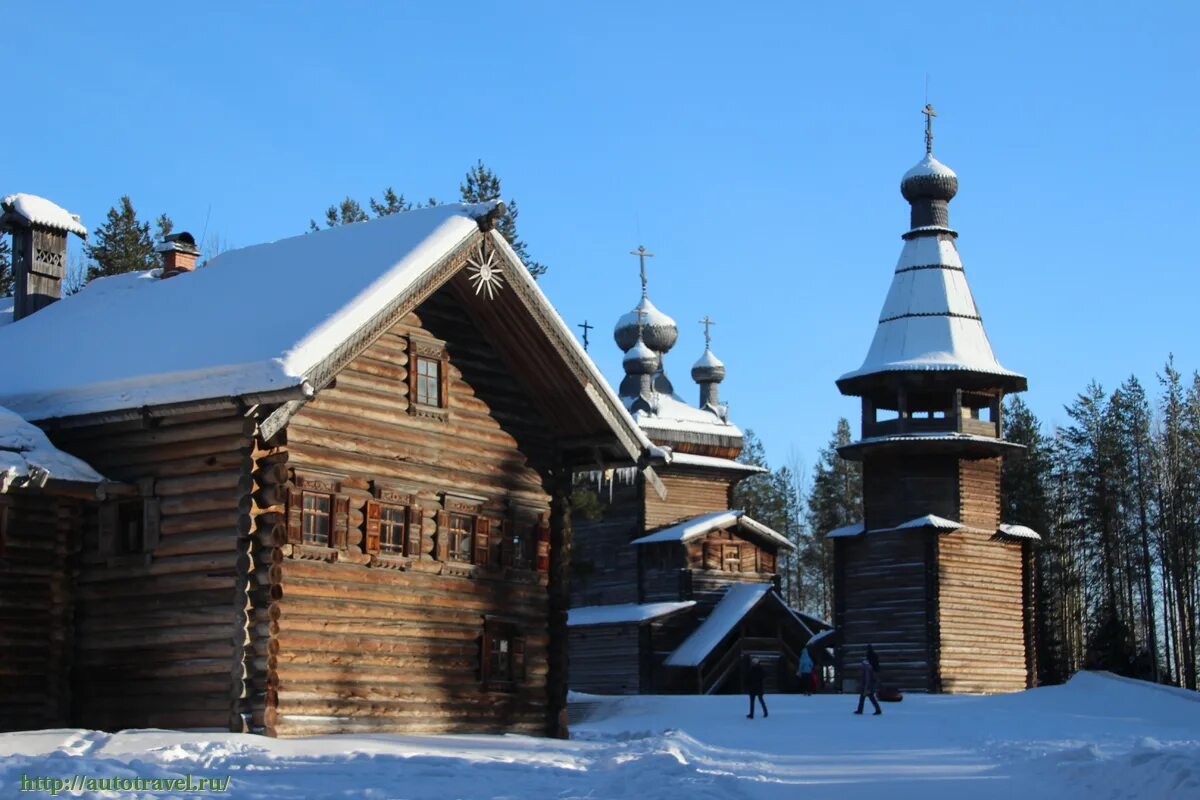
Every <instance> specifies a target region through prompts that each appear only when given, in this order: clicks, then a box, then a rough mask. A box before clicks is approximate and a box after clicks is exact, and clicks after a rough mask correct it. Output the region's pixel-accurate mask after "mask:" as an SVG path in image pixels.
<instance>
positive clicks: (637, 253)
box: [629, 244, 654, 297]
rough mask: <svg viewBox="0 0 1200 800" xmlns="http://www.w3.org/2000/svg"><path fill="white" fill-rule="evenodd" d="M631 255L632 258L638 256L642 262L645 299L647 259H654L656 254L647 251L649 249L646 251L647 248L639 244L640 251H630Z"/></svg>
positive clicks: (644, 294)
mask: <svg viewBox="0 0 1200 800" xmlns="http://www.w3.org/2000/svg"><path fill="white" fill-rule="evenodd" d="M629 255H631V256H637V257H638V260H639V261H640V262H641V270H642V297H645V296H646V259H647V258H654V253H651V252H650V251H649V250H647V249H646V248H645V247H644V246H643V245H640V244H639V245H638V249H637V250H630V251H629Z"/></svg>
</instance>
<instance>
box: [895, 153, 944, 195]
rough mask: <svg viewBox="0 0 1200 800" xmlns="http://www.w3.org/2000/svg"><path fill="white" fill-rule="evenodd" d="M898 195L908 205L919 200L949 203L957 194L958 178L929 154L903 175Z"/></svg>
mask: <svg viewBox="0 0 1200 800" xmlns="http://www.w3.org/2000/svg"><path fill="white" fill-rule="evenodd" d="M900 194H902V195H904V199H905V200H907V201H908V202H910V203H913V202H917V201H920V200H944V201H946V202H949V201H950V200H951V199H953V198H954V195H956V194H958V176H957V175H955V174H954V170H952V169H950V168H949V167H947V166H946V165H945V164H943V163H942V162H940V161H938V160H937V159H936V158H934V157H933V155H932V154H929V155H926V156H925V158H923V159H921V161H920V162H919V163H918V164H917V165H916V166H915V167H913V168H912V169H910V170H909V171H908V172H906V173H904V177H903V178H902V179H901V180H900Z"/></svg>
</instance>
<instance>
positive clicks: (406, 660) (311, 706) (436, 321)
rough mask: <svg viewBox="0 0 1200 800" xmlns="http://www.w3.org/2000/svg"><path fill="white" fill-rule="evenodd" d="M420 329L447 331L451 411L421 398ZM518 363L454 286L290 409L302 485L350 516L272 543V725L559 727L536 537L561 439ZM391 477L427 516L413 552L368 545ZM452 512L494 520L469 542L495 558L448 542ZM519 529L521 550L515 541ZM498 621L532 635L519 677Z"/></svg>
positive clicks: (261, 633)
mask: <svg viewBox="0 0 1200 800" xmlns="http://www.w3.org/2000/svg"><path fill="white" fill-rule="evenodd" d="M414 341H417V342H420V343H422V346H428V347H431V348H432V349H431V350H429V351H428V352H435V351H436V350H437V348H438V347H441V343H444V353H445V361H444V362H443V369H444V373H443V374H444V375H445V380H444V383H443V388H444V396H445V397H446V404H445V408H444V413H442V412H438V411H437V410H436V409H430V408H415V409H414V408H413V404H411V403H410V402H409V399H410V396H411V392H412V387H413V385H414V383H413V381H412V379H411V378H410V375H409V369H410V368H411V367H412V366H413V364H412V363H411V362H410V352H411V350H410V348H411V347H412V346H413V342H414ZM502 363H503V362H502V361H501V359H500V358H499V357H498V356H497V354H496V352H495V350H494V349H493V347H492V345H491V344H490V343H489V342H488V340H487V339H486V337H484V336H483V335H482V334H481V333H480V331H479V330H478V329H477V328H476V327H475V326H474V325H473V324H472V322H471V321H470V319H469V317H468V316H467V315H466V314H465V312H463V311H462V310H461V306H459V305H456V304H455V303H454V302H453V300H452V299H451V298H450V297H449V296H448V295H447V290H446V289H442V290H439V292H438V293H436V294H435V295H434V296H433V297H431V298H430V299H429V300H427V301H426V302H425V303H424V304H422V306H421V307H420V308H419V309H418V312H417V313H416V314H410V315H409V316H408V317H406V318H405V319H404V320H403V321H402V322H401V323H399V324H397V325H396V326H394V327H393V329H392V330H390V331H389V332H387V333H385V334H384V335H383V336H381V337H380V338H379V339H378V340H377V341H376V342H375V343H374V344H372V345H371V346H370V347H369V348H368V349H367V350H366V351H365V352H363V353H362V354H361V355H360V356H358V357H357V358H356V359H354V360H353V361H352V362H351V363H350V364H349V365H348V366H347V367H345V368H344V369H343V370H342V371H341V372H339V374H338V375H337V378H336V385H334V386H331V387H328V388H326V389H324V390H323V391H321V392H320V393H319V394H318V396H317V397H316V398H315V399H314V400H313V401H311V402H309V403H308V404H307V405H306V406H304V407H303V408H302V409H301V410H300V411H299V412H298V413H297V414H296V415H295V416H294V417H293V418H292V420H291V421H290V423H289V425H288V427H287V431H286V437H287V444H286V454H287V468H288V470H289V473H288V474H289V476H290V478H291V482H290V483H289V484H288V487H287V488H288V490H289V493H290V494H291V497H292V499H293V501H294V500H295V498H296V497H297V493H298V492H299V493H301V494H302V493H303V492H305V491H307V490H306V488H305V487H306V486H309V487H313V486H316V487H317V489H318V491H319V492H327V493H328V495H330V496H332V498H333V507H332V514H333V515H334V518H333V519H332V531H331V534H332V535H333V536H335V537H336V536H338V535H339V523H338V521H337V519H336V517H337V515H339V514H341V515H344V522H342V523H341V525H342V526H343V530H344V533H343V534H342V536H343V539H342V540H341V541H336V540H335V541H334V542H333V543H332V544H333V546H332V547H322V546H317V545H312V544H303V543H293V542H289V543H287V544H283V545H280V546H277V547H274V548H273V550H274V552H273V553H272V555H271V557H270V559H269V560H270V561H271V564H272V565H271V567H270V581H269V591H268V596H269V597H270V602H269V608H268V610H267V612H266V618H267V622H266V624H265V625H261V624H259V625H256V626H255V630H254V632H253V633H254V641H253V642H252V650H253V652H254V653H255V654H256V656H257V654H258V653H260V652H265V653H266V656H265V671H266V686H267V687H268V688H267V692H266V697H265V708H264V710H263V719H264V723H265V728H266V731H267V732H268V733H270V734H273V735H285V736H291V735H304V734H313V733H340V732H355V731H399V732H449V731H467V730H470V731H516V732H525V733H544V732H546V731H547V730H548V729H549V728H551V727H552V726H553V724H555V721H553V720H548V715H549V714H552V713H553V712H551V711H549V709H548V705H547V655H548V645H549V636H548V632H547V625H548V613H549V611H548V595H547V575H546V569H547V566H546V561H545V560H544V559H548V553H543V552H541V551H540V550H537V548H538V547H543V549H544V546H545V545H548V542H545V541H537V537H538V536H539V535H540V530H544V524H540V523H539V519H542V520H544V519H545V516H546V514H547V512H548V511H549V508H550V495H549V493H548V491H547V489H546V488H545V484H544V481H543V475H542V473H541V472H540V471H539V469H537V468H535V466H534V465H535V464H538V465H546V464H549V463H551V459H552V458H553V441H552V440H551V439H550V438H549V434H548V433H547V432H546V426H545V423H544V421H543V420H542V419H541V418H540V417H539V416H538V415H537V412H536V410H535V409H536V406H535V404H534V403H533V399H532V398H530V397H529V396H527V394H526V393H525V392H524V391H523V390H521V389H520V387H519V386H518V385H517V384H516V382H515V381H514V379H513V378H512V377H511V376H510V375H508V374H507V373H506V372H505V371H504V369H503V367H502V366H501V364H502ZM413 410H415V411H416V412H417V413H412V411H413ZM381 487H382V488H381ZM381 490H382V491H385V492H391V493H392V494H391V495H385V499H386V497H388V496H390V497H392V498H393V499H392V501H391V502H394V503H396V504H398V505H402V506H404V507H406V508H408V509H409V513H410V514H411V516H409V517H408V519H409V526H408V531H409V535H410V538H409V543H408V544H407V546H406V548H405V551H404V552H403V553H392V554H388V553H386V552H382V553H378V554H370V553H368V552H364V549H365V550H370V549H373V546H368V547H366V548H364V540H366V539H369V538H370V536H371V535H373V534H372V528H371V525H370V524H368V522H367V519H368V516H369V515H370V513H371V512H370V510H369V508H368V504H369V503H372V502H379V501H380V500H381V497H380V491H381ZM414 509H415V511H414ZM279 510H280V509H278V508H276V509H274V511H269V512H267V513H278V512H279ZM450 512H454V513H463V514H466V515H468V516H470V517H473V518H475V519H477V520H487V521H488V525H487V527H486V528H482V529H481V528H480V527H476V528H475V534H476V535H475V536H474V537H473V538H472V539H471V541H472V542H473V545H472V546H473V547H474V548H475V552H476V553H481V552H483V548H482V546H483V545H487V547H488V548H490V552H491V555H489V556H487V559H486V563H481V564H472V563H460V562H456V561H454V560H453V559H452V558H451V557H450V556H451V550H450V545H449V544H448V541H450V538H451V537H450V533H451V531H450V530H449V521H450V518H449V514H450ZM269 522H271V523H273V522H274V520H273V518H272V519H271V520H269ZM476 525H478V523H476ZM289 526H290V523H289ZM285 527H288V526H285ZM514 534H516V535H519V536H520V537H521V542H522V545H521V547H522V548H523V552H515V551H516V548H515V547H514V548H513V549H512V550H510V549H509V548H510V546H511V542H512V538H513V535H514ZM485 618H491V620H492V622H493V623H495V624H499V625H503V626H506V627H509V626H510V627H511V629H512V630H514V631H517V632H519V633H518V634H517V635H516V637H515V639H514V641H513V643H512V645H513V646H516V645H517V642H516V639H519V644H520V646H521V647H522V655H523V664H521V669H520V674H516V675H515V676H514V678H513V680H512V681H511V683H510V684H509V685H506V686H503V687H500V686H496V685H491V684H489V685H485V684H484V682H483V678H484V677H485V676H484V675H483V670H484V668H485V665H486V664H487V663H488V659H487V657H486V654H485V652H484V643H483V638H484V629H485ZM488 624H492V623H488ZM514 664H515V661H514ZM514 671H516V667H515V666H514Z"/></svg>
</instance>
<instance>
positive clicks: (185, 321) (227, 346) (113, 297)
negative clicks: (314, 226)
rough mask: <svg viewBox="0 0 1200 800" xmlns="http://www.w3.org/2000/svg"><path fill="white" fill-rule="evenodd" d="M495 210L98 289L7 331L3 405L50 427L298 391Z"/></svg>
mask: <svg viewBox="0 0 1200 800" xmlns="http://www.w3.org/2000/svg"><path fill="white" fill-rule="evenodd" d="M493 205H494V203H481V204H475V205H463V204H451V205H444V206H434V207H432V208H425V209H420V210H416V211H410V212H408V213H404V214H394V215H391V216H387V217H382V218H380V219H376V220H372V221H370V222H360V223H355V224H352V225H342V226H338V227H336V228H330V229H327V230H323V231H319V232H317V233H309V234H304V235H301V236H296V237H292V238H290V239H282V240H280V241H277V242H273V243H270V244H260V245H255V246H252V247H246V248H242V249H240V250H231V251H228V252H226V253H222V254H221V255H220V256H218V257H217V258H215V259H213V260H212V261H211V262H209V263H208V265H207V266H206V267H204V268H202V269H198V270H196V271H195V272H191V273H185V274H182V275H177V276H175V277H173V278H171V279H169V280H158V279H157V278H156V271H150V272H138V273H129V274H125V275H118V276H115V277H111V278H101V279H98V280H95V281H92V282H91V283H89V284H88V285H87V287H85V288H84V289H83V291H81V292H79V293H78V294H75V295H72V296H70V297H66V298H63V299H62V300H60V301H58V302H56V303H53V304H51V305H50V306H48V307H46V308H44V309H42V310H40V311H38V312H37V313H36V314H33V315H31V316H29V317H26V318H25V319H22V320H21V321H19V322H17V323H14V324H11V325H7V326H4V327H3V328H0V350H3V352H4V354H5V382H4V385H3V387H0V403H3V404H4V405H7V406H8V407H10V408H12V409H13V410H14V411H15V412H17V413H19V414H22V415H23V416H25V417H26V418H29V419H46V418H49V417H59V416H70V415H75V414H87V413H95V412H102V411H113V410H120V409H129V408H139V407H141V406H146V405H157V404H163V403H172V402H185V401H189V400H200V399H209V398H218V397H229V396H236V395H244V394H253V393H258V392H268V391H273V390H279V389H287V388H296V387H301V386H302V385H303V382H304V378H305V373H306V372H307V371H308V370H310V369H312V368H313V367H315V366H316V365H317V364H319V363H320V362H321V361H322V360H323V359H325V358H326V357H327V356H329V355H330V354H331V353H332V352H333V351H334V350H335V349H336V348H337V346H338V345H340V344H341V343H342V342H344V341H345V340H346V339H347V338H349V337H350V336H351V335H352V334H354V333H355V332H356V331H357V330H358V328H359V327H360V326H361V325H363V324H364V323H365V322H366V321H367V320H369V319H371V318H372V316H373V315H375V314H376V313H379V312H380V311H382V310H383V309H384V308H386V306H387V304H388V303H389V302H390V301H392V300H393V299H394V298H395V297H397V296H398V295H400V294H401V293H402V292H403V291H405V290H406V289H407V288H409V287H411V286H412V285H414V284H415V283H416V282H417V281H418V280H419V279H420V278H421V277H422V276H423V275H425V274H427V273H428V272H429V271H430V270H431V269H432V268H433V267H434V265H435V264H436V263H437V262H438V261H439V260H440V259H441V258H442V257H443V256H445V255H446V254H447V253H449V252H451V251H452V250H453V249H454V248H455V247H456V246H458V245H459V244H460V243H461V242H462V241H464V240H465V239H467V237H469V236H472V235H473V234H474V233H475V232H476V231H477V230H478V225H477V223H476V221H475V219H476V217H478V216H480V215H482V214H484V213H486V212H487V211H489V210H490V209H491V208H492V207H493ZM335 276H336V280H334V279H333V278H334V277H335ZM97 331H104V332H105V335H104V336H97V335H95V334H96V332H97Z"/></svg>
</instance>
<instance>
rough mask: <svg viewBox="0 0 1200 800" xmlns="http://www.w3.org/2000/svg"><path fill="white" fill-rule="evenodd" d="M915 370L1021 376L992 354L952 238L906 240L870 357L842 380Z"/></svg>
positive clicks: (930, 236) (936, 237)
mask: <svg viewBox="0 0 1200 800" xmlns="http://www.w3.org/2000/svg"><path fill="white" fill-rule="evenodd" d="M951 174H953V173H951ZM910 370H965V371H970V372H980V373H986V374H991V375H1004V376H1010V377H1015V378H1020V377H1021V376H1020V375H1019V374H1018V373H1016V372H1013V371H1011V370H1008V369H1005V368H1004V367H1002V366H1001V365H1000V362H999V361H997V360H996V356H995V355H994V354H993V353H992V345H991V343H990V342H989V341H988V337H987V333H986V332H985V331H984V329H983V320H982V319H981V317H980V315H979V309H978V307H977V306H976V305H975V298H974V297H973V296H972V294H971V288H970V286H968V285H967V277H966V273H965V272H963V266H962V261H961V260H960V259H959V256H958V250H957V249H956V247H955V244H954V238H953V237H952V236H949V235H929V234H923V235H916V236H911V237H910V238H908V239H907V240H905V242H904V247H903V249H902V250H901V252H900V260H899V262H898V263H897V264H896V272H895V275H894V277H893V278H892V286H891V289H890V290H889V291H888V295H887V299H886V300H885V301H884V303H883V310H882V311H881V312H880V315H879V326H878V327H877V328H876V330H875V338H874V339H873V340H872V342H871V347H870V349H869V350H868V351H867V357H866V359H865V360H864V361H863V363H862V366H860V367H859V368H858V369H856V370H854V371H852V372H848V373H846V374H845V375H843V376H842V377H841V378H839V381H844V380H847V379H850V378H856V377H860V376H863V375H870V374H874V373H878V372H893V371H910Z"/></svg>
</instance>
